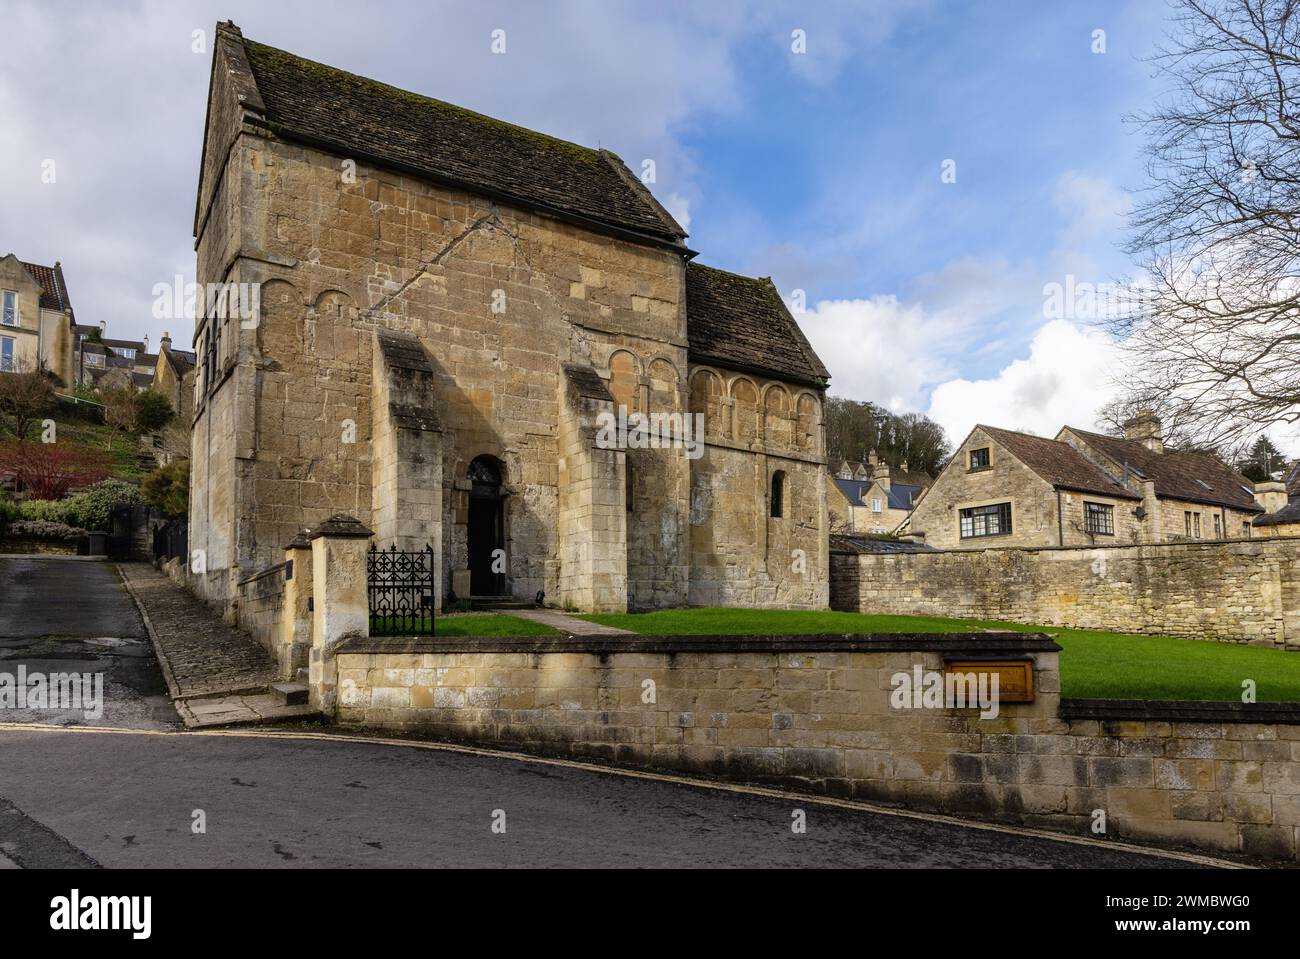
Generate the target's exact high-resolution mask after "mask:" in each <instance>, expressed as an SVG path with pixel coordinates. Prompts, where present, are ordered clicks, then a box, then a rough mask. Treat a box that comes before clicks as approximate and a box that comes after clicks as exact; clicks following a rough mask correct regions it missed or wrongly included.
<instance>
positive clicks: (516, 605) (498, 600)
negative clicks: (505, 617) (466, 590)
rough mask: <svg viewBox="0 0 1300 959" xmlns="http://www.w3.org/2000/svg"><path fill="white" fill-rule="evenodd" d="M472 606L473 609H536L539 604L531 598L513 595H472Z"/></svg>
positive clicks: (470, 600) (470, 599) (470, 601)
mask: <svg viewBox="0 0 1300 959" xmlns="http://www.w3.org/2000/svg"><path fill="white" fill-rule="evenodd" d="M469 604H470V607H471V608H473V609H502V610H505V609H536V608H537V604H536V603H534V602H533V601H532V600H529V599H515V598H514V597H512V596H471V597H470V598H469Z"/></svg>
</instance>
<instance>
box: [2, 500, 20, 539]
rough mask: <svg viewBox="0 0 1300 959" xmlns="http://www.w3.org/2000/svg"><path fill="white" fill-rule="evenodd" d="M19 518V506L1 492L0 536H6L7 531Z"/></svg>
mask: <svg viewBox="0 0 1300 959" xmlns="http://www.w3.org/2000/svg"><path fill="white" fill-rule="evenodd" d="M18 516H19V512H18V504H17V503H15V502H14V501H13V500H11V499H10V498H9V497H8V496H6V495H5V494H4V492H3V491H0V536H3V535H4V532H5V529H6V528H7V527H8V526H9V524H10V523H12V522H14V520H16V519H18Z"/></svg>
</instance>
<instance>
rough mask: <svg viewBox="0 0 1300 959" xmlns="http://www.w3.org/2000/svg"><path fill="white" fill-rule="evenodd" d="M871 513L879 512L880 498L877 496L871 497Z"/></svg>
mask: <svg viewBox="0 0 1300 959" xmlns="http://www.w3.org/2000/svg"><path fill="white" fill-rule="evenodd" d="M871 512H873V513H879V512H880V497H879V496H873V497H871Z"/></svg>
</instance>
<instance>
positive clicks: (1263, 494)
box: [1255, 480, 1287, 513]
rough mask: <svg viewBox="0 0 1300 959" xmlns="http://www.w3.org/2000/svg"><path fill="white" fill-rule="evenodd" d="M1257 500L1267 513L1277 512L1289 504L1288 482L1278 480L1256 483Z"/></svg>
mask: <svg viewBox="0 0 1300 959" xmlns="http://www.w3.org/2000/svg"><path fill="white" fill-rule="evenodd" d="M1255 502H1256V503H1258V504H1259V505H1260V506H1262V507H1264V512H1265V513H1276V512H1277V511H1278V510H1280V509H1282V508H1283V507H1284V506H1286V504H1287V493H1286V484H1285V483H1279V482H1277V481H1276V480H1270V481H1269V482H1267V483H1256V484H1255Z"/></svg>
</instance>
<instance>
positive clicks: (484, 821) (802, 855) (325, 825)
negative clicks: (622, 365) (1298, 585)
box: [0, 727, 1185, 868]
mask: <svg viewBox="0 0 1300 959" xmlns="http://www.w3.org/2000/svg"><path fill="white" fill-rule="evenodd" d="M0 756H2V757H3V762H0V860H3V858H5V857H8V858H9V859H10V860H12V861H14V862H15V863H17V864H19V865H23V866H27V867H37V868H39V867H42V866H60V865H65V866H66V865H88V864H90V863H91V862H92V861H93V862H94V863H98V864H101V865H104V866H109V867H136V866H162V867H221V866H251V867H301V866H309V867H312V866H315V867H326V866H328V867H351V866H375V867H421V866H427V867H448V866H474V867H511V866H516V867H517V866H539V867H545V866H569V867H619V866H646V867H669V866H671V867H704V866H713V867H762V868H775V867H795V866H805V867H850V866H874V867H919V866H954V867H970V866H994V867H997V866H1004V867H1030V868H1035V867H1083V866H1091V867H1118V868H1152V867H1162V866H1185V864H1184V863H1182V862H1178V861H1175V860H1170V859H1164V858H1160V857H1156V856H1151V855H1145V854H1141V853H1136V852H1127V851H1123V850H1115V849H1107V848H1100V847H1097V846H1093V845H1078V844H1074V843H1066V842H1059V841H1055V840H1050V839H1043V838H1039V837H1034V836H1023V835H1016V834H1012V833H1006V832H997V831H989V830H982V829H976V828H969V827H964V826H954V825H950V824H946V823H940V822H934V821H927V820H918V819H910V818H903V817H898V816H890V815H885V814H878V813H870V812H864V811H860V810H850V809H842V808H833V807H827V806H819V805H817V804H815V803H811V802H808V801H806V800H800V799H797V798H792V799H784V798H775V797H769V796H763V795H756V794H746V793H735V792H724V791H718V790H714V789H708V788H702V787H696V786H691V785H686V784H682V783H677V782H667V781H660V780H647V779H639V778H630V777H626V776H619V775H615V774H610V773H604V772H600V771H594V770H590V769H581V768H573V767H566V766H558V765H552V764H545V763H541V762H532V761H521V760H516V759H513V758H510V757H505V756H491V755H488V756H484V755H470V754H464V753H455V752H448V751H445V750H431V749H421V748H415V747H412V746H405V745H383V744H372V743H362V742H349V741H346V740H342V739H338V740H331V741H319V740H311V739H298V740H276V739H272V738H267V737H257V738H250V737H234V736H215V735H203V734H198V733H144V734H131V733H127V732H107V733H96V732H91V731H89V730H68V731H60V730H25V729H14V728H9V729H5V728H4V727H0ZM796 809H803V810H804V811H805V813H806V816H807V831H806V833H804V834H802V835H796V834H794V833H793V832H792V830H791V826H790V824H791V821H792V813H793V811H794V810H796ZM195 810H202V811H203V814H204V817H205V819H206V832H205V833H202V834H195V833H194V832H192V830H191V823H192V822H193V817H194V813H195ZM498 811H500V812H498ZM501 814H504V820H505V827H506V828H505V832H504V833H494V832H493V830H492V824H493V821H494V816H495V817H497V818H498V821H499V818H500V816H501Z"/></svg>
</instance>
